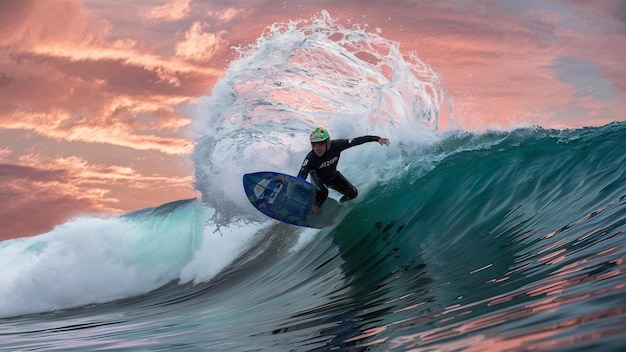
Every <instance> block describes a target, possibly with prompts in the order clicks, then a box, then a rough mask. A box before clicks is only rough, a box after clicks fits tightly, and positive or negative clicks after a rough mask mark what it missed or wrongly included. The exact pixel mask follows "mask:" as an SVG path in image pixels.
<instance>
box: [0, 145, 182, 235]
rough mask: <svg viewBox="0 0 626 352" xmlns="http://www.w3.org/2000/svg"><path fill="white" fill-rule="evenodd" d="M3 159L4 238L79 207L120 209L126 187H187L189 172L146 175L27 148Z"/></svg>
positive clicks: (45, 226) (36, 229)
mask: <svg viewBox="0 0 626 352" xmlns="http://www.w3.org/2000/svg"><path fill="white" fill-rule="evenodd" d="M5 161H6V162H4V163H1V164H0V200H1V201H2V203H1V204H0V218H1V219H3V226H2V227H0V240H4V239H8V238H13V237H21V236H28V235H35V234H39V233H43V232H45V231H48V230H50V228H51V227H52V226H53V225H55V224H58V223H60V222H62V221H65V220H67V219H68V218H69V217H70V216H74V215H76V214H77V213H83V214H85V213H91V214H94V213H107V214H120V213H122V212H124V210H122V209H120V208H119V206H121V205H122V204H121V203H122V201H121V200H120V198H121V197H122V196H123V195H125V194H128V193H137V192H150V193H154V192H153V190H154V189H158V190H159V192H163V193H167V192H171V191H173V190H180V189H185V188H188V187H189V186H190V185H191V182H192V178H191V176H185V177H168V176H160V175H146V174H143V173H141V172H139V171H138V170H137V169H135V168H133V167H130V166H122V165H104V164H92V163H89V162H88V161H87V160H84V159H81V158H78V157H75V156H68V157H55V158H50V157H46V156H43V155H41V154H26V155H22V156H20V157H18V159H17V160H13V162H9V161H8V160H5Z"/></svg>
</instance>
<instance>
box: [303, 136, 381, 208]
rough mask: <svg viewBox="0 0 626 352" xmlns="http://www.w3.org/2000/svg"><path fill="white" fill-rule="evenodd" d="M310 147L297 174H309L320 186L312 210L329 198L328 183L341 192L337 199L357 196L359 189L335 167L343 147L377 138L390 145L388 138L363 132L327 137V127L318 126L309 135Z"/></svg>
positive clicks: (314, 183)
mask: <svg viewBox="0 0 626 352" xmlns="http://www.w3.org/2000/svg"><path fill="white" fill-rule="evenodd" d="M310 141H311V148H312V149H313V150H311V151H310V152H309V154H307V156H306V158H304V161H303V162H302V167H301V168H300V172H299V173H298V177H299V178H302V179H306V178H307V176H308V175H311V183H312V184H313V185H314V186H315V187H317V189H318V190H319V191H318V192H317V195H316V197H315V205H314V206H313V213H314V214H316V213H318V212H319V210H320V207H321V206H322V204H323V203H324V201H325V200H326V198H328V187H330V188H332V189H334V190H335V191H337V192H339V193H341V194H343V196H342V197H341V199H340V200H339V202H341V203H343V202H345V201H348V200H350V199H354V198H356V196H357V195H358V191H357V189H356V187H354V185H353V184H351V183H350V181H348V180H347V179H346V178H345V177H344V176H343V175H342V174H341V172H339V171H337V164H338V163H339V156H340V154H341V152H342V151H344V150H346V149H348V148H351V147H354V146H357V145H360V144H363V143H367V142H378V143H379V144H380V145H389V139H387V138H382V137H378V136H362V137H356V138H351V139H337V140H332V141H331V140H330V134H329V133H328V130H327V129H325V128H323V127H317V128H315V129H314V130H313V132H312V133H311V136H310Z"/></svg>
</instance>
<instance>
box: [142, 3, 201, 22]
mask: <svg viewBox="0 0 626 352" xmlns="http://www.w3.org/2000/svg"><path fill="white" fill-rule="evenodd" d="M190 4H191V0H170V1H169V2H167V3H165V4H163V5H159V6H154V7H150V8H147V9H145V10H144V11H143V12H142V13H141V15H142V17H143V18H144V20H147V21H156V22H160V21H164V22H172V21H178V20H181V19H183V18H185V17H186V16H187V15H188V14H189V12H190V11H191V7H190Z"/></svg>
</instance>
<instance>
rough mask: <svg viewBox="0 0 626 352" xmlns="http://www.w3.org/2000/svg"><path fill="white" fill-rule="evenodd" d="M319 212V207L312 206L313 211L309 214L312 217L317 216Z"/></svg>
mask: <svg viewBox="0 0 626 352" xmlns="http://www.w3.org/2000/svg"><path fill="white" fill-rule="evenodd" d="M319 212H320V207H318V206H317V205H314V206H313V209H311V213H313V215H316V214H319Z"/></svg>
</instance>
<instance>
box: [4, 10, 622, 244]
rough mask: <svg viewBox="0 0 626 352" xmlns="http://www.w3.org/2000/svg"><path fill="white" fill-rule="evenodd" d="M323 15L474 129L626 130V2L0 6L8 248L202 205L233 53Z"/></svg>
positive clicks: (5, 213) (5, 214) (5, 223)
mask: <svg viewBox="0 0 626 352" xmlns="http://www.w3.org/2000/svg"><path fill="white" fill-rule="evenodd" d="M337 3H340V4H337ZM321 10H327V11H329V12H330V14H331V16H333V18H335V19H337V20H338V21H339V22H341V23H344V24H346V25H349V24H356V23H359V24H367V25H369V27H370V28H371V29H372V30H375V29H376V28H379V29H380V31H381V35H382V36H383V37H385V38H388V39H391V40H394V41H397V42H399V43H400V45H401V50H402V51H405V52H409V51H416V52H417V53H418V56H419V57H420V58H421V59H422V60H423V61H424V62H426V63H427V64H429V65H430V66H432V67H433V68H434V69H435V70H436V71H437V72H438V73H439V74H440V75H441V78H442V79H443V82H444V84H445V86H446V88H447V90H448V91H449V93H450V95H451V97H452V101H453V104H454V108H455V118H456V120H457V121H459V122H460V124H461V125H462V126H463V127H464V128H465V129H468V130H484V129H486V128H511V127H515V126H520V125H523V126H528V125H541V126H543V127H556V128H564V127H572V128H575V127H581V126H589V125H591V126H598V125H603V124H606V123H609V122H612V121H623V120H626V118H625V117H624V116H626V115H625V113H626V65H625V64H624V63H625V62H626V3H625V2H624V1H621V0H614V1H609V0H607V1H582V0H579V1H551V2H544V1H519V2H517V1H487V0H485V1H471V0H458V1H418V0H416V1H402V0H397V1H396V0H394V1H386V2H380V1H362V0H359V1H357V0H351V1H341V2H337V1H304V0H303V1H297V2H293V1H288V0H287V1H285V0H280V1H260V0H258V1H236V0H233V1H228V2H223V4H222V3H220V2H216V1H192V0H161V1H159V0H136V1H132V0H131V1H117V0H83V1H79V0H67V1H63V0H55V1H47V0H44V1H33V0H30V1H28V0H27V1H24V0H8V1H2V2H0V23H2V25H1V26H0V199H1V200H2V203H0V221H1V223H2V225H3V226H2V227H1V228H0V240H3V239H7V238H15V237H23V236H31V235H36V234H40V233H43V232H46V231H49V230H50V229H51V228H52V226H54V225H56V224H59V223H62V222H64V221H66V220H67V219H68V218H69V217H71V216H75V215H80V214H83V213H103V214H120V213H124V212H128V211H132V210H136V209H140V208H144V207H149V206H156V205H160V204H162V203H165V202H168V201H173V200H178V199H183V198H191V197H195V196H197V194H196V192H194V190H193V189H192V182H193V178H192V175H193V165H192V164H191V162H190V160H189V154H190V152H191V151H192V148H193V140H192V132H191V124H192V116H193V113H194V107H193V104H192V102H193V100H194V99H195V98H197V97H200V96H202V95H206V94H210V91H211V87H212V85H213V84H214V83H215V82H216V81H217V80H218V79H219V77H220V76H221V75H222V74H223V72H224V70H225V69H226V67H227V66H228V63H229V61H230V60H232V59H233V58H235V57H236V54H235V52H234V51H233V50H232V47H233V46H238V45H242V44H248V43H251V42H252V41H254V40H255V39H256V38H258V37H259V35H260V34H261V33H262V31H263V29H264V28H265V27H266V26H268V25H270V24H272V23H273V22H277V21H288V20H292V19H299V18H302V19H310V18H311V17H312V16H314V15H316V14H319V12H320V11H321Z"/></svg>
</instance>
